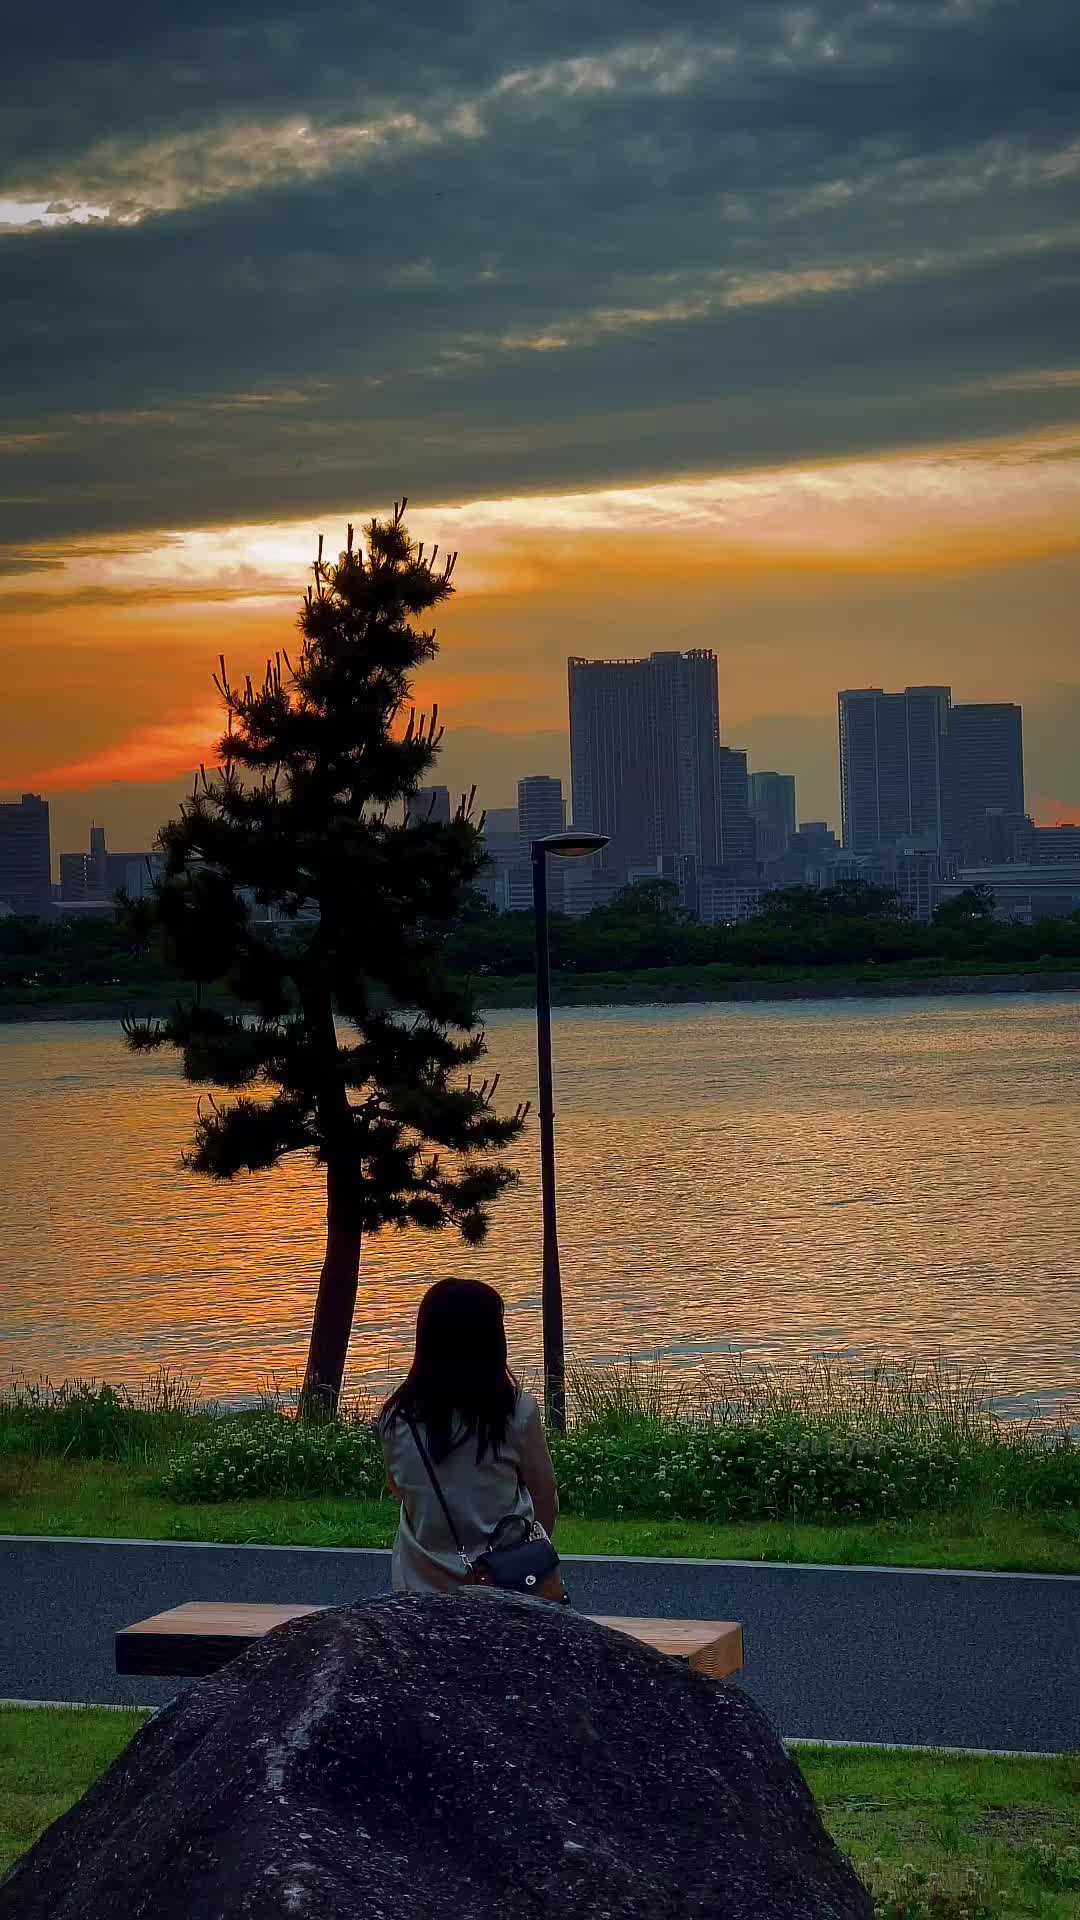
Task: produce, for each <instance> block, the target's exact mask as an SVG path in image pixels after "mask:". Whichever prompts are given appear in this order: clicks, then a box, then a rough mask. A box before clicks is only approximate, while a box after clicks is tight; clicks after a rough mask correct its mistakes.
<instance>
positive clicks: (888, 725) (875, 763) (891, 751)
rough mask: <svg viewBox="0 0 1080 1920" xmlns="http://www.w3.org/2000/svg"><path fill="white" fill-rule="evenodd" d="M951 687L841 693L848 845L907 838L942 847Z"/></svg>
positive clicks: (856, 847)
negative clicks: (944, 744)
mask: <svg viewBox="0 0 1080 1920" xmlns="http://www.w3.org/2000/svg"><path fill="white" fill-rule="evenodd" d="M950 700H951V694H950V691H949V688H948V687H906V688H905V690H904V692H903V693H884V692H882V690H881V688H880V687H864V688H858V689H855V688H849V689H847V690H846V691H844V692H843V693H841V694H840V696H839V718H840V807H841V816H842V820H843V829H842V831H843V839H844V847H845V850H846V851H847V852H849V853H873V852H874V851H875V849H876V848H878V847H894V846H897V845H899V844H900V843H901V842H907V843H909V844H915V845H918V846H925V847H939V846H940V845H941V839H942V781H941V772H942V740H943V738H944V736H945V733H946V731H947V728H948V724H949V706H950Z"/></svg>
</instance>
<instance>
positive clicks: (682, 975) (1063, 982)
mask: <svg viewBox="0 0 1080 1920" xmlns="http://www.w3.org/2000/svg"><path fill="white" fill-rule="evenodd" d="M1044 982H1045V987H1046V990H1047V991H1050V990H1052V989H1054V988H1055V987H1066V988H1070V989H1071V988H1080V963H1078V962H1077V960H1076V959H1075V958H1073V959H1070V958H1062V957H1055V956H1052V955H1046V956H1044V957H1043V958H1042V959H1039V960H983V959H978V958H974V959H965V960H960V959H950V958H946V957H941V956H936V955H934V956H930V957H927V958H913V959H909V960H887V961H881V962H877V963H875V962H873V961H859V962H852V963H850V964H846V965H840V964H838V965H833V966H830V965H821V966H813V965H809V964H807V965H805V966H768V965H760V966H751V965H748V964H741V963H735V962H719V961H717V962H710V963H708V964H704V965H700V966H681V967H680V966H671V967H638V968H633V969H628V970H625V971H620V972H615V971H609V972H578V971H573V970H570V969H568V968H561V969H560V968H555V969H553V971H552V977H551V986H552V999H553V1001H554V1004H555V1005H556V1006H562V1007H574V1006H678V1005H681V1004H684V1003H691V1002H703V1001H712V1000H751V999H752V1000H770V999H778V1000H783V999H807V1000H813V999H828V998H831V997H835V996H839V995H845V994H852V993H859V994H863V993H865V994H867V995H871V996H873V995H881V994H890V995H899V994H904V993H913V994H924V993H941V992H944V991H957V992H972V991H980V992H981V991H987V992H993V991H994V990H995V989H996V990H998V991H1002V990H1007V991H1023V990H1030V991H1035V990H1036V988H1037V987H1038V986H1042V984H1043V983H1044ZM1033 983H1034V984H1033ZM182 991H184V989H183V987H182V985H181V983H179V982H178V983H177V984H176V985H175V986H167V985H166V986H163V985H162V984H160V983H158V982H149V981H147V982H133V983H131V984H124V985H106V986H98V987H91V986H81V987H80V986H40V987H7V988H3V989H0V1022H3V1021H14V1020H34V1019H71V1020H76V1019H117V1020H118V1019H120V1018H121V1017H122V1016H123V1015H124V1014H125V1013H141V1014H144V1015H145V1014H150V1015H156V1014H161V1015H164V1014H167V1013H169V1012H171V1010H172V1008H173V1006H174V1004H175V1001H176V998H177V995H178V994H179V993H181V992H182ZM534 997H535V982H534V979H533V976H532V974H494V973H492V974H486V975H485V976H484V977H483V979H482V980H481V981H480V983H479V998H480V1000H481V1001H482V1003H483V1006H484V1010H485V1011H486V1012H494V1011H497V1010H498V1009H499V1008H503V1007H531V1006H532V1005H533V1001H534ZM210 998H211V999H220V1001H221V1005H222V1006H223V1007H225V1006H231V1005H232V1004H233V1003H232V1002H231V1001H229V1000H228V998H227V996H226V995H224V994H223V993H215V991H214V990H213V989H211V991H210Z"/></svg>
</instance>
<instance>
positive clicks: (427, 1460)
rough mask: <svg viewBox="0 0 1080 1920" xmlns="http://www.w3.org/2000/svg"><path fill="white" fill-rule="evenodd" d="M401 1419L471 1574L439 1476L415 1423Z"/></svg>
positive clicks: (469, 1563) (471, 1568)
mask: <svg viewBox="0 0 1080 1920" xmlns="http://www.w3.org/2000/svg"><path fill="white" fill-rule="evenodd" d="M402 1417H403V1419H404V1421H405V1425H406V1426H407V1427H408V1429H409V1432H410V1433H411V1434H412V1437H413V1439H414V1440H415V1442H416V1451H417V1453H418V1454H419V1455H420V1458H421V1460H422V1461H423V1464H424V1472H425V1473H426V1474H427V1477H428V1479H429V1480H430V1481H431V1485H432V1487H433V1489H434V1493H435V1498H436V1500H437V1501H438V1503H439V1505H440V1507H441V1508H442V1510H443V1518H444V1519H445V1521H446V1524H447V1526H448V1527H449V1529H450V1538H451V1540H452V1541H453V1542H454V1545H455V1546H456V1548H457V1550H458V1553H459V1554H460V1555H461V1564H462V1566H463V1567H464V1569H465V1571H466V1573H472V1572H473V1563H472V1561H471V1560H470V1559H469V1556H468V1554H467V1553H466V1551H465V1548H464V1546H463V1545H462V1540H461V1534H460V1533H459V1532H458V1529H457V1526H456V1525H455V1523H454V1516H453V1514H452V1513H451V1511H450V1508H449V1506H448V1504H447V1499H446V1495H445V1493H444V1492H443V1490H442V1486H441V1484H440V1481H439V1476H438V1474H437V1473H436V1471H435V1468H434V1466H433V1465H432V1460H431V1455H430V1454H429V1453H428V1450H427V1448H426V1447H425V1445H424V1443H423V1441H422V1440H421V1438H420V1434H419V1431H418V1429H417V1426H416V1423H415V1421H413V1420H411V1419H410V1418H409V1415H408V1414H407V1413H406V1414H404V1415H403V1416H402Z"/></svg>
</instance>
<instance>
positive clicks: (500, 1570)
mask: <svg viewBox="0 0 1080 1920" xmlns="http://www.w3.org/2000/svg"><path fill="white" fill-rule="evenodd" d="M403 1418H404V1420H405V1424H406V1426H407V1427H408V1429H409V1432H410V1433H411V1434H412V1437H413V1439H414V1440H415V1442H416V1451H417V1453H418V1454H419V1455H420V1458H421V1460H422V1462H423V1466H424V1472H425V1473H426V1474H427V1477H428V1479H429V1480H430V1481H431V1485H432V1488H433V1490H434V1493H435V1498H436V1499H437V1501H438V1503H439V1505H440V1507H441V1508H442V1511H443V1518H444V1519H445V1521H446V1524H447V1526H448V1527H449V1529H450V1538H451V1540H452V1541H453V1542H454V1545H455V1546H456V1548H457V1550H458V1553H459V1554H460V1556H461V1564H462V1566H463V1567H464V1569H465V1575H466V1578H467V1580H468V1581H469V1583H470V1584H471V1585H472V1586H475V1587H503V1588H507V1589H508V1590H509V1591H510V1592H512V1593H527V1594H530V1595H531V1596H532V1597H533V1599H537V1600H556V1601H559V1602H561V1603H562V1604H563V1605H564V1606H565V1605H569V1601H570V1596H569V1594H568V1593H567V1591H566V1588H565V1586H564V1585H563V1578H562V1574H561V1572H560V1565H561V1562H560V1560H559V1556H558V1554H557V1553H556V1551H555V1548H554V1547H553V1545H552V1543H551V1541H550V1540H549V1539H548V1537H547V1534H546V1533H545V1532H544V1529H543V1527H542V1526H540V1524H539V1522H538V1521H529V1520H524V1519H520V1518H519V1517H518V1516H517V1515H516V1514H508V1515H507V1517H506V1519H505V1520H500V1522H499V1524H498V1526H497V1527H496V1528H495V1530H494V1532H493V1533H492V1534H491V1535H490V1536H489V1539H488V1543H487V1546H486V1547H485V1548H484V1550H483V1552H482V1553H478V1554H477V1555H476V1557H475V1559H474V1558H473V1557H472V1556H471V1555H470V1554H468V1553H467V1552H466V1550H465V1546H464V1543H463V1541H462V1538H461V1532H460V1530H459V1528H458V1526H457V1524H456V1523H455V1520H454V1516H453V1514H452V1513H451V1511H450V1507H449V1504H448V1502H447V1498H446V1495H445V1493H444V1492H443V1490H442V1485H441V1483H440V1480H439V1476H438V1474H437V1473H436V1471H435V1467H434V1464H433V1462H432V1459H431V1456H430V1454H429V1453H428V1450H427V1448H426V1447H425V1445H424V1443H423V1441H422V1440H421V1438H420V1435H419V1433H418V1431H417V1428H416V1425H415V1422H414V1421H412V1420H410V1419H409V1417H408V1415H407V1414H406V1415H404V1416H403Z"/></svg>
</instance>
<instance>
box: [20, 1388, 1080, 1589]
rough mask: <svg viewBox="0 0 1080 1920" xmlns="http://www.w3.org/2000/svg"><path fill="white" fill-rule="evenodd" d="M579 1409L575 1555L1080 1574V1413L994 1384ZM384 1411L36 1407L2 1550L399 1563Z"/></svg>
mask: <svg viewBox="0 0 1080 1920" xmlns="http://www.w3.org/2000/svg"><path fill="white" fill-rule="evenodd" d="M571 1392H572V1406H573V1410H574V1421H573V1425H572V1429H571V1433H570V1434H569V1435H568V1436H567V1437H566V1439H564V1440H560V1441H558V1442H557V1443H556V1444H555V1454H556V1464H557V1466H558V1470H559V1473H560V1477H561V1479H562V1481H563V1486H564V1494H565V1496H566V1497H565V1498H564V1515H563V1519H562V1521H561V1523H560V1528H559V1541H560V1545H561V1546H562V1549H563V1551H564V1552H565V1553H582V1554H627V1555H634V1554H650V1555H657V1556H665V1557H672V1558H685V1557H690V1558H703V1559H709V1558H717V1559H743V1560H759V1561H760V1560H772V1561H789V1562H802V1563H805V1564H813V1563H818V1564H821V1563H826V1564H828V1563H831V1564H835V1565H841V1566H843V1565H848V1566H860V1565H862V1566H865V1565H886V1566H909V1567H958V1568H969V1569H978V1568H984V1569H991V1570H994V1571H999V1572H1039V1573H1065V1574H1080V1447H1078V1445H1077V1443H1076V1439H1075V1438H1074V1439H1073V1440H1072V1441H1070V1440H1069V1438H1068V1434H1069V1423H1070V1420H1072V1421H1075V1418H1076V1412H1077V1410H1076V1409H1075V1408H1072V1409H1068V1410H1062V1413H1061V1415H1060V1424H1059V1426H1058V1428H1057V1430H1056V1431H1052V1432H1050V1433H1047V1431H1046V1429H1045V1428H1039V1427H1038V1426H1036V1425H1032V1426H1031V1427H1027V1428H1017V1427H1015V1426H1014V1427H1011V1428H1008V1427H1006V1426H1004V1425H1003V1424H1002V1423H1001V1422H1000V1421H999V1420H998V1418H997V1416H996V1415H995V1414H994V1412H993V1396H992V1392H991V1386H990V1383H988V1382H987V1381H985V1380H984V1379H982V1378H981V1377H980V1376H970V1375H963V1374H958V1373H955V1372H950V1371H949V1370H948V1369H946V1368H943V1367H942V1366H941V1365H940V1364H938V1363H936V1362H931V1363H930V1364H928V1365H923V1366H921V1367H920V1366H917V1365H915V1364H914V1363H913V1364H911V1365H907V1366H896V1365H886V1364H884V1363H882V1364H879V1365H877V1366H875V1367H872V1368H870V1369H864V1370H858V1371H857V1370H855V1369H853V1368H851V1367H850V1366H846V1365H841V1364H840V1363H837V1362H833V1361H829V1360H821V1359H819V1360H808V1361H805V1362H803V1363H802V1364H801V1365H800V1366H798V1367H797V1368H795V1369H794V1370H792V1371H790V1372H788V1373H780V1372H776V1371H770V1370H768V1369H765V1368H753V1369H748V1368H745V1367H744V1366H743V1365H742V1364H741V1362H740V1361H739V1359H738V1358H737V1356H733V1357H732V1358H731V1359H730V1360H728V1361H724V1362H719V1361H718V1362H716V1363H715V1365H714V1366H713V1368H712V1369H711V1370H710V1371H707V1372H703V1373H702V1374H701V1375H700V1376H699V1377H697V1378H695V1377H693V1376H688V1375H686V1374H684V1373H679V1374H672V1373H669V1372H666V1371H665V1370H664V1368H663V1367H662V1366H661V1365H660V1364H659V1363H656V1364H653V1365H651V1366H650V1365H645V1366H642V1365H640V1364H627V1365H625V1366H623V1367H618V1368H611V1369H597V1368H592V1369H587V1368H581V1367H575V1368H574V1369H573V1370H572V1375H571ZM370 1411H371V1408H370V1406H369V1405H368V1404H367V1403H366V1401H365V1400H364V1399H363V1397H362V1396H361V1397H359V1398H357V1399H355V1400H354V1401H353V1402H352V1403H351V1404H350V1405H349V1406H347V1407H346V1408H345V1409H344V1413H343V1418H342V1420H341V1422H340V1423H336V1424H334V1425H332V1426H329V1427H327V1426H323V1427H314V1428H313V1427H311V1426H305V1427H297V1426H296V1425H294V1423H293V1422H292V1421H291V1420H289V1419H287V1418H285V1417H284V1411H283V1409H282V1408H281V1406H280V1405H278V1406H277V1408H276V1409H275V1408H274V1407H273V1406H268V1405H266V1404H264V1405H263V1406H262V1407H261V1408H255V1409H252V1412H251V1414H250V1415H241V1416H236V1415H234V1416H232V1418H230V1419H227V1420H222V1419H221V1418H219V1417H217V1416H216V1414H215V1412H214V1411H213V1410H212V1409H207V1408H205V1407H200V1406H199V1405H198V1404H197V1403H196V1402H195V1400H194V1399H193V1396H192V1394H191V1391H190V1389H189V1387H188V1386H187V1385H186V1383H185V1382H184V1380H183V1379H182V1378H180V1377H179V1376H177V1375H175V1374H172V1373H169V1372H168V1371H164V1372H162V1373H160V1374H158V1375H156V1376H155V1377H153V1378H152V1379H151V1380H149V1381H148V1382H147V1383H146V1384H145V1386H144V1387H143V1388H141V1389H140V1390H138V1391H137V1392H136V1393H134V1394H130V1393H127V1392H124V1391H122V1390H121V1391H117V1392H114V1391H113V1390H112V1389H110V1388H108V1387H102V1386H99V1385H96V1384H94V1383H79V1382H70V1383H65V1384H63V1385H61V1386H59V1387H53V1386H51V1385H50V1384H49V1383H48V1382H44V1383H36V1384H29V1385H26V1384H24V1385H23V1386H21V1387H14V1388H12V1389H10V1390H9V1391H8V1392H7V1393H6V1394H0V1533H11V1534H53V1535H67V1536H72V1535H97V1536H100V1537H103V1538H113V1539H116V1538H121V1539H122V1538H129V1539H164V1540H208V1541H221V1542H245V1543H265V1544H267V1545H275V1546H280V1545H297V1546H352V1547H387V1546H389V1545H390V1543H391V1541H392V1538H393V1534H394V1529H395V1524H396V1510H395V1508H394V1506H393V1505H392V1504H391V1502H390V1501H389V1500H388V1499H386V1498H380V1497H378V1496H379V1493H380V1490H381V1487H382V1465H381V1456H380V1453H379V1448H378V1444H377V1442H376V1441H375V1440H374V1438H373V1436H372V1435H371V1434H370V1429H369V1427H368V1425H367V1424H366V1416H367V1415H369V1414H370ZM1051 1441H1052V1442H1053V1444H1048V1442H1051ZM890 1460H891V1461H893V1462H894V1463H895V1462H897V1461H899V1465H896V1464H893V1465H892V1466H891V1467H888V1468H887V1474H886V1479H885V1481H884V1482H882V1480H881V1475H882V1472H883V1471H885V1469H884V1468H883V1467H882V1462H885V1463H888V1462H889V1461H890ZM785 1462H786V1466H785ZM781 1467H783V1468H784V1471H785V1472H786V1473H787V1475H788V1479H789V1481H790V1482H791V1485H790V1487H789V1490H788V1492H787V1493H785V1494H784V1495H783V1497H782V1498H781V1497H779V1495H778V1493H777V1489H778V1488H779V1486H780V1485H781V1481H780V1479H779V1469H780V1468H781ZM889 1474H891V1475H894V1476H895V1480H896V1483H897V1485H899V1486H900V1488H901V1491H903V1490H904V1487H905V1486H906V1493H905V1499H904V1504H902V1505H901V1504H898V1496H897V1494H896V1491H895V1488H894V1482H893V1480H892V1479H891V1478H888V1475H889ZM875 1475H876V1476H877V1480H876V1481H875ZM905 1475H907V1480H906V1481H905ZM875 1484H877V1485H878V1489H879V1495H880V1497H878V1496H876V1495H875V1494H874V1486H875ZM838 1488H839V1494H837V1489H838ZM882 1488H883V1491H882ZM241 1489H243V1491H241ZM234 1490H236V1492H235V1497H228V1496H229V1495H230V1494H231V1493H233V1492H234ZM830 1490H831V1491H830ZM834 1494H837V1497H836V1498H834V1497H833V1495H834ZM221 1496H225V1497H221ZM841 1513H843V1515H844V1517H843V1518H840V1517H839V1515H840V1514H841Z"/></svg>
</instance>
